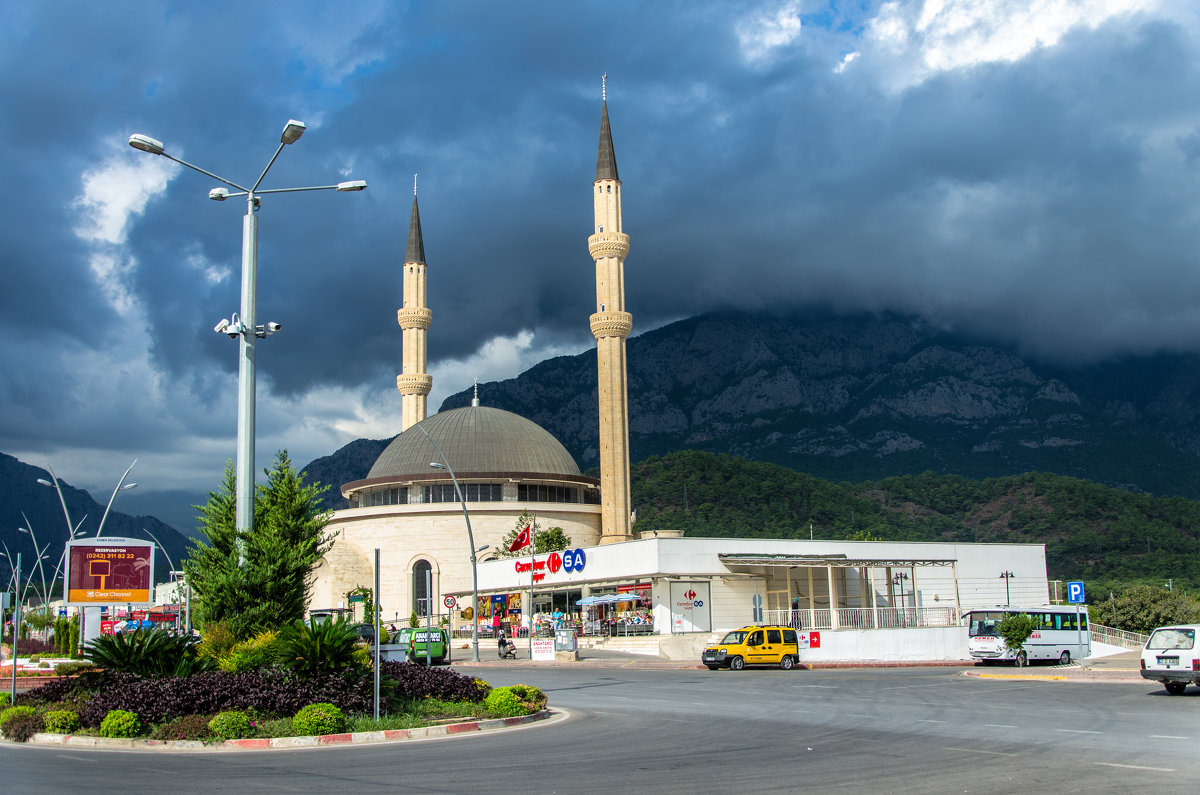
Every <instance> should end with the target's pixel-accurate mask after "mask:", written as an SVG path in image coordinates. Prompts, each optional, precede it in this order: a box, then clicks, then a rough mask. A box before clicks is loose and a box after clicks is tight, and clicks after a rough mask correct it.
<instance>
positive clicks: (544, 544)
mask: <svg viewBox="0 0 1200 795" xmlns="http://www.w3.org/2000/svg"><path fill="white" fill-rule="evenodd" d="M526 525H528V526H529V528H530V532H532V533H533V544H532V546H533V550H532V551H533V552H535V553H537V554H539V555H541V554H543V553H546V552H561V551H562V550H564V549H570V548H571V537H570V536H568V535H567V534H566V531H564V530H563V529H562V528H561V527H551V528H550V529H549V530H543V529H542V526H541V524H539V523H538V521H537V519H536V518H534V516H533V514H531V513H530V512H529V511H528V510H525V511H522V512H521V515H520V516H518V517H517V521H516V522H514V523H513V529H512V530H510V531H509V533H508V535H506V536H505V537H504V540H503V541H501V542H500V549H499V550H498V552H497V555H498V556H499V557H502V558H519V557H525V556H528V555H529V554H530V548H529V547H522V548H521V549H518V550H517V551H516V552H509V551H508V548H509V547H511V546H512V545H513V543H514V542H515V541H516V540H517V536H518V535H519V534H520V532H521V531H522V530H524V529H525V527H526Z"/></svg>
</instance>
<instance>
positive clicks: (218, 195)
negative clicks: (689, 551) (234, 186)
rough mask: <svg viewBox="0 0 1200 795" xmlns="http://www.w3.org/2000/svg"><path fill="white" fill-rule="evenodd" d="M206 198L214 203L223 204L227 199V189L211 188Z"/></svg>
mask: <svg viewBox="0 0 1200 795" xmlns="http://www.w3.org/2000/svg"><path fill="white" fill-rule="evenodd" d="M208 198H210V199H212V200H213V201H215V202H223V201H225V200H226V199H228V198H229V188H213V189H212V190H210V191H209V192H208Z"/></svg>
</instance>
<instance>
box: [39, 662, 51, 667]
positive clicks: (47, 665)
mask: <svg viewBox="0 0 1200 795" xmlns="http://www.w3.org/2000/svg"><path fill="white" fill-rule="evenodd" d="M49 667H50V663H48V662H46V661H45V660H42V661H41V662H39V663H38V668H49Z"/></svg>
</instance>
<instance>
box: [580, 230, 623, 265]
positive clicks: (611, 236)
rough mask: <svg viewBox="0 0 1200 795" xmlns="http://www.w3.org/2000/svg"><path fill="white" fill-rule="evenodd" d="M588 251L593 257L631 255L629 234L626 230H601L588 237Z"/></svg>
mask: <svg viewBox="0 0 1200 795" xmlns="http://www.w3.org/2000/svg"><path fill="white" fill-rule="evenodd" d="M588 251H589V252H591V255H592V259H596V260H598V259H603V258H604V257H617V258H618V259H625V257H627V256H629V235H627V234H625V233H624V232H600V233H599V234H595V235H592V236H591V237H589V238H588Z"/></svg>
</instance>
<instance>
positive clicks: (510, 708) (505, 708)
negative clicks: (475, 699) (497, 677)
mask: <svg viewBox="0 0 1200 795" xmlns="http://www.w3.org/2000/svg"><path fill="white" fill-rule="evenodd" d="M483 706H484V707H485V708H487V710H488V711H489V712H495V713H496V714H498V715H528V714H529V713H527V712H526V711H525V708H524V707H523V706H521V699H519V698H517V695H516V693H514V692H512V691H511V690H509V689H508V688H507V687H497V688H494V689H493V690H492V692H490V693H488V697H487V700H485V701H484V702H483Z"/></svg>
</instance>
